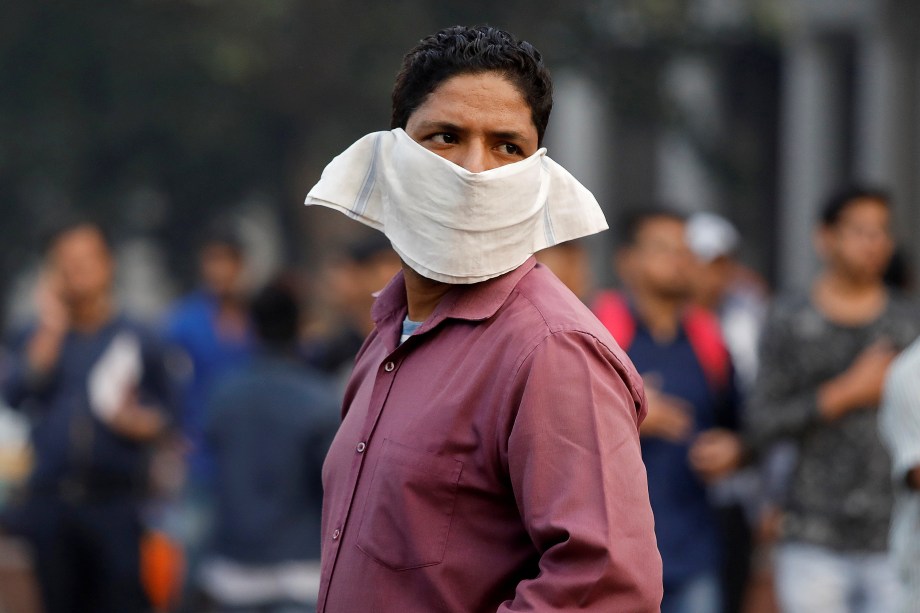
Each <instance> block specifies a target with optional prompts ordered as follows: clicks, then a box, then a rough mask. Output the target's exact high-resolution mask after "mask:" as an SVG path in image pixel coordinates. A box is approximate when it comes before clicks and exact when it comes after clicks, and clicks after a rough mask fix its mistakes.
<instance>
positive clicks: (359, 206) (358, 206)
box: [348, 134, 380, 218]
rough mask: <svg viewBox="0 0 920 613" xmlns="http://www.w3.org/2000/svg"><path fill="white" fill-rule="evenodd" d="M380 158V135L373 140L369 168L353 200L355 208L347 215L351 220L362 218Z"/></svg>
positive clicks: (375, 179) (375, 180)
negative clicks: (372, 153)
mask: <svg viewBox="0 0 920 613" xmlns="http://www.w3.org/2000/svg"><path fill="white" fill-rule="evenodd" d="M379 157H380V135H379V134H378V135H377V137H376V138H375V139H374V155H373V156H372V157H371V164H370V167H368V169H367V174H366V175H365V176H364V182H363V183H362V184H361V191H360V192H358V198H357V199H356V200H355V206H354V207H352V209H353V210H352V211H350V212H349V213H348V215H349V216H350V217H352V218H357V217H362V216H363V215H364V210H365V209H366V208H367V202H368V200H369V199H370V195H371V191H373V189H374V185H375V184H376V183H377V160H378V158H379Z"/></svg>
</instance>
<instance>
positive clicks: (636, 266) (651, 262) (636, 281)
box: [620, 217, 695, 298]
mask: <svg viewBox="0 0 920 613" xmlns="http://www.w3.org/2000/svg"><path fill="white" fill-rule="evenodd" d="M685 225H686V224H685V223H684V222H683V221H681V220H679V219H671V218H669V217H656V218H652V219H649V220H647V221H646V222H645V223H643V224H642V226H641V228H640V229H639V232H638V233H637V235H636V241H635V243H634V244H633V245H631V246H629V247H628V248H627V249H626V250H625V252H624V253H623V257H622V259H621V261H620V274H621V276H622V277H623V279H624V281H626V282H627V283H628V284H629V285H630V286H632V287H633V289H635V290H638V291H644V292H648V293H649V294H653V295H659V296H662V297H667V298H685V297H687V296H688V295H689V293H690V290H691V283H692V280H693V273H694V266H695V260H694V255H693V252H692V251H690V247H689V246H688V245H687V242H686V239H685V237H684V234H685V232H684V229H685Z"/></svg>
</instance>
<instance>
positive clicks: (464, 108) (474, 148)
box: [406, 72, 538, 172]
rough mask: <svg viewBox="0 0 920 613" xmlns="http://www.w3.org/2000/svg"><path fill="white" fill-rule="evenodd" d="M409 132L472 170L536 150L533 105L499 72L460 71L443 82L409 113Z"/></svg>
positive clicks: (434, 150) (426, 144)
mask: <svg viewBox="0 0 920 613" xmlns="http://www.w3.org/2000/svg"><path fill="white" fill-rule="evenodd" d="M406 133H407V134H408V135H409V136H410V137H412V139H413V140H415V141H416V142H417V143H419V144H420V145H422V146H423V147H425V148H426V149H428V150H429V151H433V152H434V153H437V154H438V155H440V156H441V157H443V158H445V159H447V160H450V161H451V162H453V163H454V164H457V165H458V166H462V167H463V168H465V169H466V170H468V171H470V172H483V171H485V170H490V169H492V168H498V167H499V166H504V165H506V164H512V163H514V162H518V161H520V160H523V159H525V158H527V157H529V156H531V155H533V154H534V153H535V152H536V151H537V148H538V141H537V128H536V126H534V124H533V119H532V117H531V111H530V107H529V106H528V105H527V102H526V101H525V100H524V97H523V96H522V95H521V93H520V91H518V89H517V88H516V87H515V86H514V85H512V84H511V82H510V81H508V80H507V79H505V78H504V77H502V76H501V75H500V74H499V73H496V72H483V73H476V74H460V75H457V76H454V77H451V78H450V79H447V80H446V81H444V82H442V83H441V84H440V85H438V87H437V88H435V90H434V91H433V92H431V93H430V94H429V95H428V97H427V98H426V99H425V102H423V103H422V104H421V106H419V108H417V109H416V110H415V111H414V112H413V113H412V115H410V116H409V121H408V122H407V123H406Z"/></svg>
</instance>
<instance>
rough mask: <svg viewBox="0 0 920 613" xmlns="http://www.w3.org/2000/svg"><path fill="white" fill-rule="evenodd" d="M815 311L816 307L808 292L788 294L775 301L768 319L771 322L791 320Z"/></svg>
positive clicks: (770, 308) (769, 310) (769, 311)
mask: <svg viewBox="0 0 920 613" xmlns="http://www.w3.org/2000/svg"><path fill="white" fill-rule="evenodd" d="M814 310H815V307H814V305H812V303H811V297H810V296H809V294H808V293H807V292H804V291H796V292H787V293H784V294H780V295H779V296H777V297H776V298H774V299H773V301H772V303H771V304H770V307H769V309H768V313H769V314H768V317H769V319H771V320H789V319H795V318H797V317H800V316H802V315H803V314H804V313H807V312H814Z"/></svg>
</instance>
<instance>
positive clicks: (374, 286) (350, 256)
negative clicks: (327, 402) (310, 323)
mask: <svg viewBox="0 0 920 613" xmlns="http://www.w3.org/2000/svg"><path fill="white" fill-rule="evenodd" d="M399 267H400V263H399V256H398V255H396V252H395V251H393V248H392V247H391V246H390V241H389V240H387V237H386V236H384V235H382V234H380V233H379V232H374V233H371V234H368V235H366V236H364V237H363V238H361V239H359V240H356V241H354V242H352V243H351V244H349V245H348V246H347V247H346V248H345V249H344V252H343V253H342V254H341V255H340V257H338V258H336V259H335V260H334V261H333V262H332V263H331V264H330V265H329V267H328V269H327V270H326V271H325V274H324V275H323V281H324V283H323V285H324V287H323V292H324V293H325V294H326V295H327V296H328V302H329V303H330V304H331V306H332V307H333V309H334V310H335V312H336V315H337V317H336V319H335V321H334V324H333V327H332V329H330V330H329V331H328V332H327V333H326V334H324V335H323V336H320V337H317V338H313V339H310V340H308V342H307V344H306V347H305V349H304V352H305V357H306V360H307V364H309V365H310V366H312V367H313V368H316V369H318V370H320V371H321V372H323V373H325V374H327V375H329V376H331V377H332V378H333V379H334V380H335V381H336V382H337V383H339V387H340V388H341V389H344V387H345V383H346V382H347V381H348V376H349V375H350V374H351V369H352V366H354V362H355V356H356V355H358V350H359V349H361V345H362V344H364V339H365V338H367V335H368V334H370V333H371V330H373V329H374V321H373V319H371V307H372V306H373V304H374V294H375V293H376V292H378V291H380V290H381V289H383V288H384V287H385V286H386V284H387V282H389V280H390V279H392V278H393V275H395V274H396V273H397V272H398V271H399Z"/></svg>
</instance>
